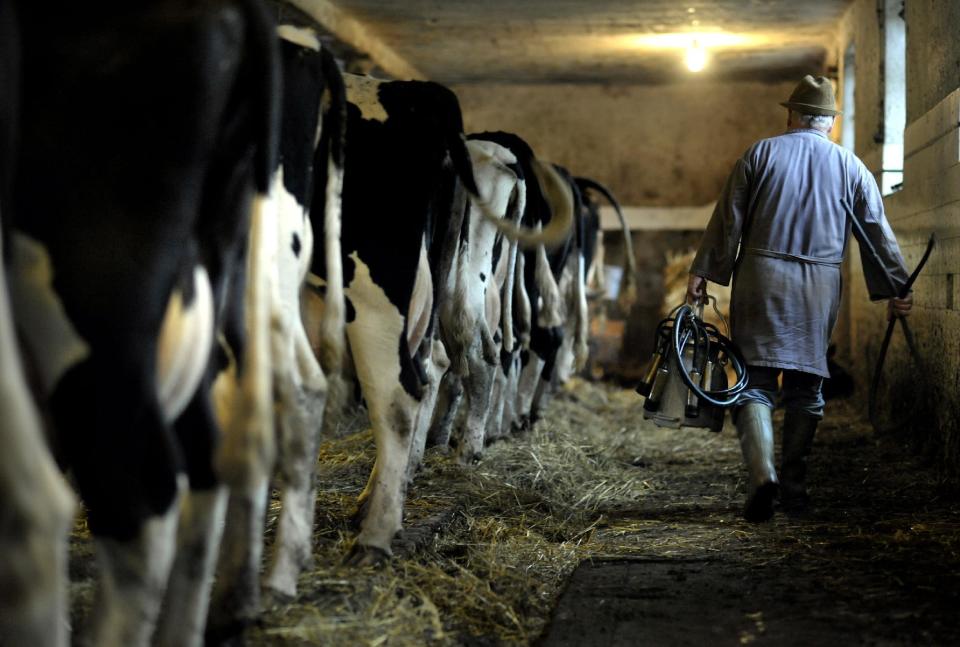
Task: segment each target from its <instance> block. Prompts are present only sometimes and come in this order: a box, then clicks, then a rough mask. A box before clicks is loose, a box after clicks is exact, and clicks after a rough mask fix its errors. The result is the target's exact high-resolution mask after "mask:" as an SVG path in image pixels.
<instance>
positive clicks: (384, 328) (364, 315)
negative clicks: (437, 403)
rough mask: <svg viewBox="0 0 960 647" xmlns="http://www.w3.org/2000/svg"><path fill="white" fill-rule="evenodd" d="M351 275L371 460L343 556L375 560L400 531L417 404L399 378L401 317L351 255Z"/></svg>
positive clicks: (350, 327) (354, 343) (351, 334)
mask: <svg viewBox="0 0 960 647" xmlns="http://www.w3.org/2000/svg"><path fill="white" fill-rule="evenodd" d="M353 259H354V263H355V267H356V270H355V273H354V279H353V281H351V284H350V286H349V287H348V289H347V290H346V295H347V297H348V298H349V299H350V302H351V303H352V304H353V306H354V311H355V313H356V316H355V317H354V320H353V321H352V322H350V323H349V324H347V335H348V338H349V340H350V345H351V347H352V348H353V356H354V363H355V366H356V369H357V376H358V377H359V379H360V384H361V387H362V389H363V395H364V398H365V399H366V401H367V407H368V410H369V412H370V422H371V424H372V426H373V438H374V442H375V443H376V447H377V456H376V461H375V463H374V466H373V470H372V472H371V474H370V478H369V480H368V482H367V486H366V488H365V489H364V491H363V492H362V493H361V495H360V498H359V504H360V516H362V521H361V523H360V528H361V530H360V534H359V535H358V537H357V540H356V542H355V543H354V545H353V547H352V549H351V552H350V555H349V556H348V558H347V561H348V562H349V563H351V564H356V565H363V564H369V563H375V562H378V561H381V560H382V559H384V558H386V557H389V556H390V555H391V554H392V553H391V550H390V542H391V541H392V540H393V537H394V535H396V533H397V532H398V531H399V530H400V527H401V519H402V514H403V501H404V496H405V490H406V487H405V486H406V472H407V464H408V462H409V458H410V445H411V442H412V436H413V428H414V419H415V415H416V411H417V407H418V405H419V403H418V402H417V400H415V399H414V398H413V396H411V395H410V394H409V393H408V392H407V391H406V389H405V388H404V386H403V385H402V383H401V372H402V364H401V360H402V358H401V353H406V351H407V343H408V341H409V340H408V339H406V338H405V332H406V328H405V326H404V318H403V316H402V315H401V313H400V312H399V311H398V310H397V308H396V307H395V306H394V305H393V304H392V303H391V302H390V301H389V299H388V298H387V295H386V293H385V292H384V291H383V289H382V288H381V287H380V286H378V285H377V284H376V283H374V282H373V281H372V279H371V277H370V270H369V268H368V267H367V266H366V264H365V263H364V262H363V261H361V260H360V259H359V257H358V256H357V255H356V254H354V255H353Z"/></svg>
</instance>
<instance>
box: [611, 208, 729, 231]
mask: <svg viewBox="0 0 960 647" xmlns="http://www.w3.org/2000/svg"><path fill="white" fill-rule="evenodd" d="M713 207H714V205H713V204H705V205H703V206H700V207H623V208H622V209H623V217H624V219H625V220H626V221H627V225H628V226H629V227H630V230H631V231H686V230H692V231H702V230H703V229H705V228H706V226H707V223H708V222H709V221H710V216H711V214H712V213H713ZM600 227H601V228H602V229H603V230H604V231H620V220H619V219H617V214H616V212H615V211H614V210H613V208H612V207H609V206H602V207H600Z"/></svg>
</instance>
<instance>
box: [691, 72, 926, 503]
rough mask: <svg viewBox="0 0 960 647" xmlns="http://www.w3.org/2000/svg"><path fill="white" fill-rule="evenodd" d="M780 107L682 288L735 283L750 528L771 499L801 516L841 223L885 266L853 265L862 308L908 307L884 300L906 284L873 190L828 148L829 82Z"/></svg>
mask: <svg viewBox="0 0 960 647" xmlns="http://www.w3.org/2000/svg"><path fill="white" fill-rule="evenodd" d="M781 105H783V106H784V107H786V108H787V110H788V116H787V132H786V133H784V134H782V135H779V136H776V137H771V138H769V139H764V140H761V141H759V142H757V143H756V144H754V145H753V146H751V147H750V148H749V149H748V150H747V151H746V153H744V155H743V157H741V158H740V159H739V160H737V163H736V164H735V165H734V168H733V172H732V173H731V174H730V177H729V179H728V180H727V183H726V185H725V186H724V188H723V192H722V194H721V195H720V198H719V200H718V201H717V206H716V209H715V210H714V212H713V216H712V218H711V219H710V223H709V224H708V225H707V229H706V231H705V232H704V236H703V240H702V242H701V243H700V249H699V251H698V253H697V256H696V258H695V259H694V261H693V265H692V266H691V268H690V279H689V281H688V284H687V298H688V299H689V300H691V301H698V300H701V299H704V298H705V297H706V293H707V291H706V282H707V281H708V280H709V281H713V282H714V283H720V284H722V285H727V284H728V283H729V281H730V279H731V276H732V277H733V291H732V297H731V306H730V316H731V331H732V336H733V341H734V342H735V343H736V344H737V345H738V346H739V347H740V350H741V351H742V352H743V356H744V358H745V359H746V362H747V365H748V372H749V382H748V385H747V389H746V390H745V391H744V392H743V393H742V394H741V396H740V398H739V400H738V401H737V405H736V407H735V409H734V411H733V420H734V424H735V425H736V428H737V435H738V437H739V438H740V447H741V449H742V451H743V459H744V462H745V463H746V466H747V471H748V473H749V484H748V489H747V501H746V506H745V508H744V512H743V515H744V517H745V518H746V519H747V520H749V521H766V520H768V519H770V518H771V517H772V516H773V505H774V500H775V499H776V498H777V495H778V493H779V495H780V502H781V506H782V508H783V509H784V510H785V511H786V512H788V513H801V512H803V511H805V510H806V508H807V506H808V496H807V489H806V471H807V466H806V459H807V455H808V454H809V453H810V448H811V445H812V442H813V436H814V433H815V432H816V429H817V424H818V422H819V421H820V420H821V419H822V418H823V397H822V395H821V386H822V384H823V378H825V377H828V376H829V372H828V371H827V347H828V344H829V341H830V335H831V333H832V332H833V327H834V324H835V323H836V320H837V313H838V310H839V306H840V289H841V280H840V264H841V262H842V260H843V254H844V251H845V250H846V244H847V239H848V238H849V237H850V234H851V223H850V222H848V216H849V217H853V218H856V219H857V221H858V222H859V223H860V225H861V227H862V230H863V232H864V235H865V237H866V238H867V239H869V240H867V241H865V240H859V239H858V243H859V244H860V245H861V246H863V245H865V244H866V243H867V242H869V243H872V245H873V247H874V248H875V249H876V251H877V253H878V256H879V258H880V260H881V262H882V263H883V267H879V266H877V265H876V262H875V261H874V259H873V257H872V256H871V255H870V254H867V253H863V254H861V258H862V261H863V272H864V276H865V277H866V283H867V289H868V290H869V292H870V299H871V300H873V301H877V300H880V299H889V300H890V302H889V310H888V316H891V317H893V316H906V315H907V314H908V313H909V312H910V308H911V307H912V303H913V298H912V296H908V297H907V298H906V299H899V298H896V297H897V295H896V294H891V293H890V288H889V286H888V283H887V282H886V280H885V279H884V272H887V273H889V274H890V275H892V276H893V278H894V282H895V283H897V285H898V287H899V286H902V285H903V284H904V283H905V282H906V280H907V276H908V275H907V271H906V268H905V267H904V263H903V257H902V256H901V254H900V249H899V247H898V246H897V241H896V238H894V235H893V231H892V230H891V229H890V226H889V225H888V224H887V220H886V217H885V216H884V212H883V199H882V196H881V195H880V191H879V189H878V188H877V183H876V180H874V178H873V175H872V174H871V173H870V171H869V170H868V169H867V167H866V166H864V164H863V163H862V162H861V161H860V160H859V159H858V158H857V157H856V155H854V154H853V153H852V152H851V151H849V150H847V149H845V148H842V147H840V146H838V145H836V144H834V143H833V142H831V141H830V139H829V137H828V134H829V132H830V130H831V129H832V128H833V124H834V120H835V119H836V115H838V114H840V112H839V111H838V110H836V105H835V101H834V94H833V86H832V85H831V83H830V81H829V80H828V79H827V78H825V77H819V78H816V79H814V78H813V77H812V76H809V75H807V76H805V77H804V78H803V80H802V81H800V83H799V85H798V86H797V87H796V89H795V90H794V91H793V94H792V95H790V100H789V101H786V102H784V103H782V104H781ZM854 235H855V236H858V234H857V233H856V232H854ZM738 250H739V253H738ZM864 251H865V250H864ZM781 373H783V388H782V391H781V393H780V394H779V395H780V401H781V403H782V405H783V407H784V409H785V410H786V413H785V417H784V425H783V437H782V452H781V454H782V462H781V465H780V479H779V480H778V478H777V472H776V470H775V469H774V458H773V442H774V441H773V422H772V412H773V408H774V406H775V404H776V398H777V395H778V393H777V391H778V387H777V378H778V376H779V375H780V374H781Z"/></svg>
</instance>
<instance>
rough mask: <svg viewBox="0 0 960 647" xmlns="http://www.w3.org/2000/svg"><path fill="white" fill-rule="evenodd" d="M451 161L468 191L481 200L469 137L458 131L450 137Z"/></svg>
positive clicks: (478, 200)
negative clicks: (474, 173) (468, 145)
mask: <svg viewBox="0 0 960 647" xmlns="http://www.w3.org/2000/svg"><path fill="white" fill-rule="evenodd" d="M449 150H450V161H451V162H452V163H453V170H454V171H455V172H456V174H457V177H458V178H459V179H460V181H461V182H462V183H463V186H464V187H466V189H467V191H468V192H469V193H470V195H471V196H472V197H473V198H476V200H477V202H480V201H481V199H480V189H478V188H477V180H476V178H474V177H473V163H472V162H471V161H470V153H469V151H467V139H466V137H464V135H463V133H458V134H457V135H456V136H454V137H451V139H450V145H449Z"/></svg>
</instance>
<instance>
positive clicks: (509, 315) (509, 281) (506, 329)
mask: <svg viewBox="0 0 960 647" xmlns="http://www.w3.org/2000/svg"><path fill="white" fill-rule="evenodd" d="M513 190H514V200H512V201H511V202H512V204H513V210H512V211H511V212H510V214H509V215H508V216H507V219H508V220H512V221H513V222H514V223H518V222H520V219H521V218H523V212H524V210H525V209H526V208H527V187H526V182H524V180H522V179H520V178H518V179H517V183H516V184H515V185H514V187H513ZM504 242H506V243H508V244H509V245H510V247H509V252H508V257H507V278H506V280H505V281H504V282H503V295H502V302H503V316H502V322H501V328H502V330H503V350H505V351H507V352H511V351H512V350H513V348H514V345H515V343H516V342H515V339H514V333H513V290H514V280H515V279H514V277H515V276H516V271H517V257H518V254H517V248H518V245H517V242H516V241H513V240H509V239H508V240H506V241H504Z"/></svg>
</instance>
